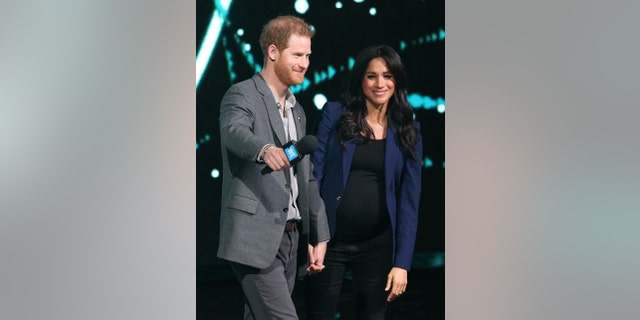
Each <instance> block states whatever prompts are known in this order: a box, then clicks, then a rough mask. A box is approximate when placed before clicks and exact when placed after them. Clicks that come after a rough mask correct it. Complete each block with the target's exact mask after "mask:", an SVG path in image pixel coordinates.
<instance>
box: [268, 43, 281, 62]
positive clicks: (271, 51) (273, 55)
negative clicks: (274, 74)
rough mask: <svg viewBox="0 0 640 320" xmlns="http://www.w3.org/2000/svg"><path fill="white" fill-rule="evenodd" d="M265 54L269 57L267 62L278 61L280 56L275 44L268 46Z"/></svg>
mask: <svg viewBox="0 0 640 320" xmlns="http://www.w3.org/2000/svg"><path fill="white" fill-rule="evenodd" d="M267 54H268V55H269V60H271V61H276V59H278V57H279V56H280V50H278V48H277V47H276V45H275V44H272V45H269V48H268V49H267Z"/></svg>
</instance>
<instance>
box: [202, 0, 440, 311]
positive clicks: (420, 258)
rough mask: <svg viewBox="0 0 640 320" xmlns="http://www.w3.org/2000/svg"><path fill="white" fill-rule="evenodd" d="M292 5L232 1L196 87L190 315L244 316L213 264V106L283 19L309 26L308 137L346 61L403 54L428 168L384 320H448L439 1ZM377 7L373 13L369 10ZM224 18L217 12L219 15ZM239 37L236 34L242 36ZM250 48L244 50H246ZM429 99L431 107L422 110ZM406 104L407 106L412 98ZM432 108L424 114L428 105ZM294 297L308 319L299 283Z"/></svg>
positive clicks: (247, 72) (210, 8)
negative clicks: (410, 247) (399, 286)
mask: <svg viewBox="0 0 640 320" xmlns="http://www.w3.org/2000/svg"><path fill="white" fill-rule="evenodd" d="M294 3H295V0H292V1H273V0H270V1H251V2H250V1H246V0H238V1H233V2H231V5H230V7H229V10H228V12H227V15H226V16H225V19H224V23H223V26H222V29H221V31H220V36H219V38H218V40H217V42H216V46H215V49H214V51H213V52H212V55H211V58H210V60H209V63H208V66H207V68H206V71H205V72H204V73H203V74H202V77H201V79H200V82H199V83H197V85H196V183H197V185H196V196H197V198H196V211H197V212H196V265H197V269H196V287H197V293H196V296H197V297H196V309H197V318H198V319H240V318H241V317H242V310H243V307H242V304H243V295H242V291H241V290H240V286H239V285H238V283H237V280H236V279H235V278H234V277H233V275H232V274H231V272H230V268H229V266H228V264H226V263H225V262H224V261H222V260H220V259H218V258H217V257H216V252H217V246H218V234H219V233H218V231H219V221H220V194H221V185H222V180H221V178H220V177H217V176H216V175H215V174H212V173H214V172H216V171H217V172H220V171H221V170H222V167H221V166H222V160H221V155H220V144H219V141H220V140H219V126H218V116H219V106H220V101H221V100H222V96H223V95H224V93H225V92H226V90H227V89H228V88H229V87H230V86H231V85H232V84H233V83H236V82H239V81H242V80H245V79H247V78H249V77H251V76H252V75H253V74H254V73H255V72H256V71H257V70H260V68H261V65H262V59H263V57H262V52H261V51H260V46H259V43H258V37H259V35H260V32H261V30H262V27H263V26H264V24H266V23H267V22H268V21H269V20H270V19H272V18H274V17H276V16H278V15H283V14H291V15H296V16H299V17H301V18H303V19H304V20H305V21H306V22H307V23H309V24H311V25H312V26H313V27H314V28H315V30H316V35H315V36H314V37H313V39H312V52H313V53H312V55H311V64H310V66H309V69H308V71H307V74H306V79H307V81H306V82H307V83H305V84H303V85H301V86H295V87H293V88H292V91H293V92H294V94H295V95H296V98H297V99H298V101H299V102H300V103H301V104H302V106H303V108H304V109H305V112H306V114H307V118H308V120H307V125H308V128H307V132H310V130H311V129H312V127H313V126H314V124H315V122H316V119H317V117H318V114H319V110H318V108H319V107H321V105H320V106H316V104H315V103H314V97H315V96H316V95H317V94H322V95H324V96H325V97H326V99H328V100H336V99H337V98H338V95H339V88H340V85H341V83H342V81H343V79H344V78H345V76H346V74H347V72H348V70H349V69H350V60H353V59H354V58H355V56H356V55H357V54H358V52H360V51H361V50H362V49H363V48H365V47H366V46H370V45H379V44H386V45H389V46H391V47H393V48H394V49H395V50H396V51H398V53H399V54H400V56H401V58H402V60H403V62H404V64H405V67H406V70H407V73H408V78H409V81H408V94H409V96H412V95H413V96H414V97H419V98H418V99H417V101H422V102H420V103H419V102H416V101H414V102H413V103H412V105H413V106H414V110H415V112H416V119H417V120H418V121H420V124H421V128H422V138H423V147H424V152H423V157H424V166H423V170H422V192H421V199H420V213H419V225H418V234H417V239H416V249H415V254H414V259H413V265H412V269H411V272H410V274H409V287H408V290H407V292H406V293H405V295H403V297H402V298H401V299H398V300H397V301H395V302H394V303H391V304H390V305H389V311H388V312H387V318H388V319H444V112H445V111H444V110H437V109H436V108H435V103H433V102H435V101H438V104H441V105H442V107H444V104H445V103H444V75H445V72H444V55H445V43H444V1H443V0H438V1H420V0H406V1H397V0H390V1H381V0H379V1H371V0H364V1H363V2H360V3H356V2H354V1H352V0H351V1H342V2H341V3H342V8H340V9H338V8H336V1H320V0H317V1H311V2H308V3H309V10H308V11H307V12H305V13H304V14H300V13H297V12H296V10H295V8H294ZM215 6H216V3H215V2H214V1H211V0H198V1H197V6H196V11H197V12H196V17H197V21H196V46H197V48H196V49H197V51H196V52H198V54H201V53H200V49H201V45H202V42H203V38H204V37H205V33H206V31H207V28H208V26H209V24H210V21H211V19H212V16H213V13H214V11H215V10H216V8H215ZM371 8H375V9H376V12H375V15H372V14H371V13H370V12H371V11H370V10H371ZM220 12H221V11H220ZM240 29H241V30H242V31H243V32H238V30H240ZM246 44H248V45H250V48H246ZM424 101H427V102H429V103H426V104H425V103H424ZM410 102H412V100H411V99H410ZM425 105H428V107H425ZM298 282H299V283H297V284H296V287H295V291H294V293H293V299H294V302H295V303H296V308H297V310H298V314H299V317H300V319H304V310H305V303H306V301H305V299H304V298H303V296H302V294H301V292H303V291H304V289H303V288H304V282H303V281H298ZM349 282H350V280H349V277H348V276H347V279H346V280H345V285H344V286H343V293H342V295H341V300H340V303H339V306H338V310H339V314H338V315H337V316H336V318H341V319H350V318H352V316H353V309H352V305H353V303H352V302H353V300H354V295H353V294H352V293H353V291H352V289H351V286H350V284H349Z"/></svg>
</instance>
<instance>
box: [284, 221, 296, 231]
mask: <svg viewBox="0 0 640 320" xmlns="http://www.w3.org/2000/svg"><path fill="white" fill-rule="evenodd" d="M298 221H300V220H289V221H287V223H286V224H285V225H284V231H293V230H295V229H296V226H297V225H298Z"/></svg>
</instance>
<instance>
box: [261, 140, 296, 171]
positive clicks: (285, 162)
mask: <svg viewBox="0 0 640 320" xmlns="http://www.w3.org/2000/svg"><path fill="white" fill-rule="evenodd" d="M262 160H263V161H264V163H265V164H267V166H269V168H271V170H273V171H278V170H282V169H286V168H289V167H291V164H290V163H289V159H288V158H287V155H286V154H284V149H282V148H278V147H276V146H274V145H268V146H267V147H266V148H265V149H264V151H262Z"/></svg>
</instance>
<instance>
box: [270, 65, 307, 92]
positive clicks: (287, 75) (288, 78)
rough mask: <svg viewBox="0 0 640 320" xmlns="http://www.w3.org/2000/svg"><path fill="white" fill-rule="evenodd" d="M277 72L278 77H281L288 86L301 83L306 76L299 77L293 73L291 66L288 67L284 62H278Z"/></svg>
mask: <svg viewBox="0 0 640 320" xmlns="http://www.w3.org/2000/svg"><path fill="white" fill-rule="evenodd" d="M275 73H276V76H277V77H278V79H280V81H281V82H282V83H283V84H285V85H287V86H293V85H297V84H301V83H302V82H303V81H304V77H303V78H302V79H300V80H299V79H298V77H297V76H296V75H295V74H294V73H293V70H291V69H289V67H287V66H286V65H285V64H284V63H279V62H276V64H275Z"/></svg>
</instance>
